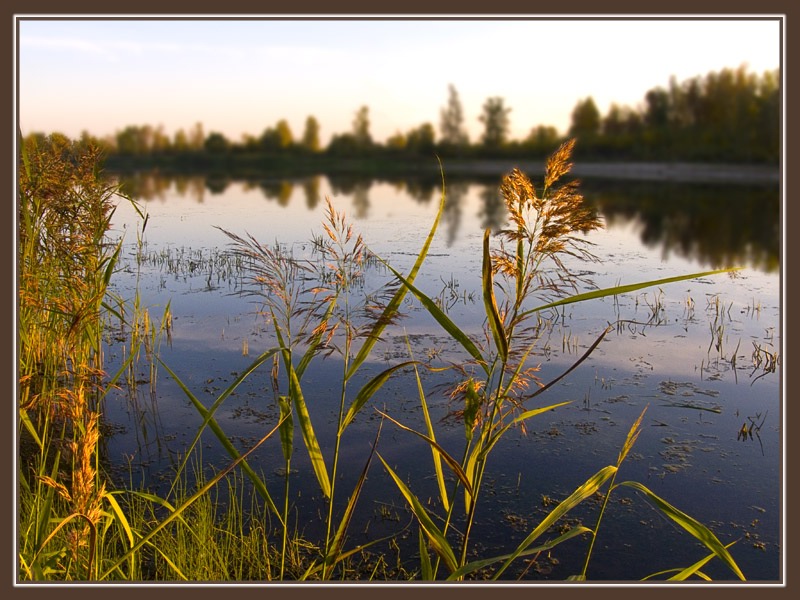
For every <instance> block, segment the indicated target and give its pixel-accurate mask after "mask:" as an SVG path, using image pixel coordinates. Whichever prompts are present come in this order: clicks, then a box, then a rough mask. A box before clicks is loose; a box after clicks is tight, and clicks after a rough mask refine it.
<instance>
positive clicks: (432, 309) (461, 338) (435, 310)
mask: <svg viewBox="0 0 800 600" xmlns="http://www.w3.org/2000/svg"><path fill="white" fill-rule="evenodd" d="M379 260H381V262H383V264H384V265H385V266H386V268H388V269H389V270H390V271H391V272H392V273H393V274H394V276H395V277H397V279H398V280H399V281H400V283H402V284H403V286H405V287H406V288H408V291H410V292H411V293H412V294H413V295H414V296H415V297H416V298H417V300H419V301H420V302H421V303H422V305H423V306H424V307H425V309H426V310H427V311H428V312H429V313H430V315H431V316H432V317H433V318H434V319H436V322H437V323H439V325H441V326H442V329H444V330H445V331H446V332H447V333H448V334H450V336H451V337H452V338H453V339H454V340H455V341H457V342H458V343H459V344H461V346H462V347H463V348H464V350H466V351H467V353H468V354H469V355H470V356H472V358H474V359H475V360H476V361H477V362H478V364H480V365H481V366H482V367H483V369H484V371H486V373H487V374H488V373H489V367H488V366H487V362H486V360H485V359H484V357H483V354H481V352H480V350H478V348H477V346H475V344H474V343H473V341H472V340H471V339H470V338H469V336H468V335H467V334H466V333H464V332H463V331H462V330H461V329H460V328H459V327H458V325H456V324H455V323H453V321H452V320H451V319H450V317H448V316H447V315H446V314H445V313H444V311H442V309H441V308H439V307H438V306H437V305H436V303H435V302H434V301H433V300H431V299H430V298H429V297H428V296H427V295H426V294H425V293H424V292H422V291H420V290H419V289H418V288H416V287H415V286H414V285H413V283H412V282H411V281H410V280H408V279H406V278H405V277H403V276H402V275H401V274H400V273H399V272H398V271H397V270H396V269H395V268H394V267H392V266H391V265H390V264H389V263H387V262H385V261H384V260H383V259H379Z"/></svg>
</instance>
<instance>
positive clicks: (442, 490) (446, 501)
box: [406, 336, 450, 512]
mask: <svg viewBox="0 0 800 600" xmlns="http://www.w3.org/2000/svg"><path fill="white" fill-rule="evenodd" d="M406 347H407V348H408V354H409V356H411V357H412V358H413V356H414V353H413V351H412V349H411V343H410V342H409V340H408V336H406ZM414 378H415V379H416V382H417V394H418V395H419V402H420V406H421V407H422V416H423V420H424V421H425V430H426V432H427V434H428V437H429V438H430V439H432V440H433V441H436V432H435V431H434V429H433V423H432V422H431V415H430V412H429V411H428V402H427V400H426V398H425V390H424V389H423V388H422V379H420V376H419V369H418V368H417V365H416V364H414ZM431 457H432V458H433V470H434V473H435V474H436V483H437V484H438V486H439V497H440V498H441V500H442V506H443V507H444V510H445V512H448V511H449V510H450V498H449V497H448V494H447V487H446V486H445V481H444V473H443V472H442V458H441V456H440V455H439V453H438V452H437V451H436V449H435V448H434V447H433V446H431Z"/></svg>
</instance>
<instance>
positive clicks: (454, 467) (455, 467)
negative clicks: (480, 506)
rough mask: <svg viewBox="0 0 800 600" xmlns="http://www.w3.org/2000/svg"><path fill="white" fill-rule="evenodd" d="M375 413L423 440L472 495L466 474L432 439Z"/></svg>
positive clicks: (387, 416) (390, 418) (380, 413)
mask: <svg viewBox="0 0 800 600" xmlns="http://www.w3.org/2000/svg"><path fill="white" fill-rule="evenodd" d="M377 413H378V414H379V415H381V416H382V417H384V418H386V419H389V420H390V421H391V422H392V423H394V424H395V425H397V426H398V427H399V428H400V429H402V430H404V431H408V432H410V433H413V434H414V435H416V436H417V437H420V438H422V439H423V440H425V441H426V442H427V443H428V444H429V445H430V447H431V448H433V449H434V450H435V451H436V453H437V454H438V455H439V456H441V457H442V458H443V459H444V462H446V463H447V465H448V466H449V467H450V469H451V470H452V471H453V473H454V474H455V476H456V477H458V479H459V481H461V483H463V484H464V488H465V489H466V490H467V493H468V494H470V495H472V493H473V492H472V483H471V482H470V480H469V478H468V477H467V474H466V473H465V472H464V470H463V469H462V468H461V465H460V464H458V461H457V460H456V459H454V458H453V457H452V456H450V454H448V452H447V450H445V449H444V448H442V447H441V446H440V445H439V444H438V443H437V442H436V440H433V439H431V438H429V437H428V436H427V435H425V434H424V433H420V432H419V431H415V430H413V429H411V428H410V427H406V426H405V425H403V424H402V423H400V422H398V421H396V420H394V419H393V418H392V417H390V416H389V415H387V414H386V413H384V412H381V411H379V410H378V411H377Z"/></svg>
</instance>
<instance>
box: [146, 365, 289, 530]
mask: <svg viewBox="0 0 800 600" xmlns="http://www.w3.org/2000/svg"><path fill="white" fill-rule="evenodd" d="M159 362H161V364H162V366H163V367H164V368H165V369H166V370H167V372H168V373H169V374H170V375H171V376H172V378H173V379H174V380H175V382H176V383H177V384H178V386H179V387H180V388H181V389H182V390H183V393H184V394H186V396H187V397H188V398H189V400H190V401H191V403H192V404H193V405H194V407H195V409H196V410H197V412H199V413H200V416H202V417H203V422H204V423H206V424H207V426H208V427H209V428H210V429H211V431H213V432H214V435H216V436H217V439H218V440H219V441H220V443H221V444H222V446H223V448H225V450H226V451H227V452H228V455H229V456H230V457H231V458H233V459H234V460H238V459H239V458H241V456H240V454H239V451H238V450H237V449H236V447H235V446H234V445H233V443H232V442H231V441H230V440H229V439H228V437H227V436H226V435H225V432H224V431H222V428H221V427H220V426H219V424H218V423H217V421H216V419H214V417H213V416H212V415H211V414H209V411H208V410H206V407H205V406H203V403H202V402H200V400H198V399H197V398H196V397H195V395H194V394H192V392H191V391H190V390H189V388H188V387H186V385H185V384H184V383H183V381H181V379H180V378H179V377H178V376H177V375H176V374H175V372H174V371H173V370H172V369H170V368H169V365H167V364H166V363H164V362H163V361H161V359H160V358H159ZM187 456H188V453H187ZM183 464H185V460H184V463H183ZM242 470H243V471H244V472H245V473H246V474H247V476H248V477H249V478H250V481H251V482H252V483H253V486H254V487H255V488H256V490H258V493H259V494H260V495H261V497H262V498H263V499H264V502H266V503H267V506H268V508H269V509H270V510H271V511H272V512H273V513H274V514H275V516H276V517H278V519H279V521H280V523H281V526H283V517H282V516H281V513H280V511H279V510H278V507H277V506H275V503H274V502H273V501H272V497H271V496H270V494H269V491H268V490H267V486H266V485H265V484H264V482H263V481H262V479H261V478H260V477H259V476H258V475H257V474H256V472H255V471H253V469H252V467H251V466H250V465H248V464H247V461H243V462H242Z"/></svg>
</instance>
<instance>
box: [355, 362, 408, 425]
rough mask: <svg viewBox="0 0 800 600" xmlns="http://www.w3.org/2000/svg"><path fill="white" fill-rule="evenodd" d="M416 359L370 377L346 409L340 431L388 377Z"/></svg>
mask: <svg viewBox="0 0 800 600" xmlns="http://www.w3.org/2000/svg"><path fill="white" fill-rule="evenodd" d="M416 363H417V361H414V360H408V361H405V362H402V363H399V364H396V365H393V366H391V367H389V368H388V369H385V370H384V371H381V372H380V373H378V374H377V375H375V377H373V378H372V379H370V380H369V381H368V382H367V383H366V384H365V385H364V387H362V388H361V389H360V390H359V391H358V394H356V397H355V399H354V400H353V403H352V404H351V405H350V408H348V409H347V414H346V415H345V416H344V419H343V420H342V431H344V430H345V429H346V428H347V426H348V425H350V423H351V422H352V421H353V419H354V418H355V416H356V415H357V414H358V413H359V411H361V409H362V408H364V405H365V404H366V403H367V402H368V401H369V399H370V398H372V396H374V395H375V393H376V392H377V391H378V390H380V389H381V388H382V387H383V384H385V383H386V382H387V381H388V380H389V378H390V377H391V376H392V375H393V374H394V373H395V372H397V371H398V370H400V369H403V368H405V367H407V366H409V365H412V364H416Z"/></svg>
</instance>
